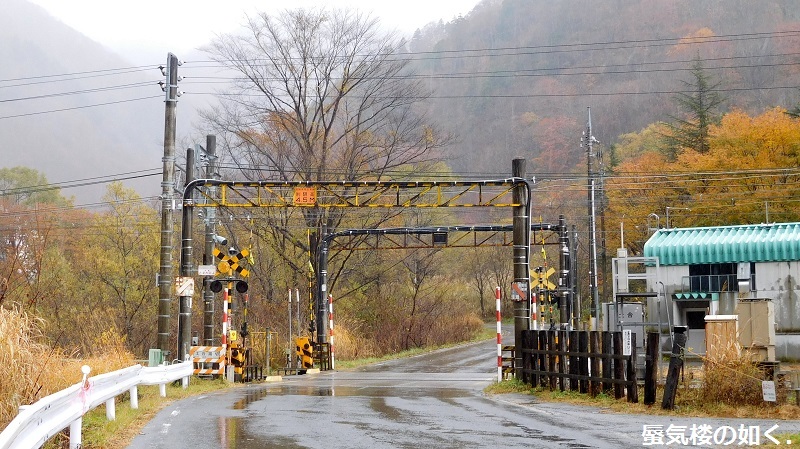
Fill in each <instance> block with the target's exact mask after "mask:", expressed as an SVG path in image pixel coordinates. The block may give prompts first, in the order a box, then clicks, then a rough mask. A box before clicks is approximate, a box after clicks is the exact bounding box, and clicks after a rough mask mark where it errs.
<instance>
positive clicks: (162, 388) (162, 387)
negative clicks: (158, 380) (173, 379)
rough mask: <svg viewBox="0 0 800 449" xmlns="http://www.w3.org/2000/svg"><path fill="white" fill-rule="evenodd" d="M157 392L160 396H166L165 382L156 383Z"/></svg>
mask: <svg viewBox="0 0 800 449" xmlns="http://www.w3.org/2000/svg"><path fill="white" fill-rule="evenodd" d="M158 394H160V395H161V397H162V398H165V397H167V384H158Z"/></svg>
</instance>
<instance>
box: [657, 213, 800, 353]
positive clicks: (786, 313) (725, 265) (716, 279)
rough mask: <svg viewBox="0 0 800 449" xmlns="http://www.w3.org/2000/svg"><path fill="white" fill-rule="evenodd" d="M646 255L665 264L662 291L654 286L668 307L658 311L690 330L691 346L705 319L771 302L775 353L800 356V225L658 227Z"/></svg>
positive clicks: (660, 275)
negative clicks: (749, 303)
mask: <svg viewBox="0 0 800 449" xmlns="http://www.w3.org/2000/svg"><path fill="white" fill-rule="evenodd" d="M643 255H644V257H657V258H658V261H659V268H658V271H659V273H658V278H659V280H658V282H659V284H663V287H662V286H661V285H659V286H651V288H652V289H653V290H654V291H657V290H659V289H661V291H662V292H663V296H665V297H666V298H668V301H666V302H668V303H669V304H666V302H665V304H664V305H661V306H656V307H662V310H661V311H663V312H665V313H666V312H669V313H670V314H671V316H672V317H673V324H679V325H687V326H689V333H690V344H691V340H692V329H702V328H703V325H704V324H705V323H704V318H705V316H706V315H725V314H734V313H735V311H734V310H735V308H736V304H737V301H742V300H757V299H767V300H771V302H772V304H773V306H772V307H773V309H774V321H775V323H774V325H775V337H776V341H775V349H776V355H777V356H778V357H789V358H796V359H797V358H800V308H798V293H799V292H800V283H799V282H800V223H773V224H756V225H740V226H718V227H703V228H671V229H658V230H656V231H655V233H654V234H653V235H652V236H651V237H650V239H648V241H647V242H646V243H645V245H644V254H643ZM651 306H652V305H651ZM667 308H669V309H671V310H669V311H668V310H666V309H667ZM698 334H704V332H695V336H696V335H698ZM694 340H695V341H694V344H695V345H696V346H698V347H699V346H700V344H701V343H700V340H698V339H697V338H695V339H694ZM703 341H704V340H703ZM703 344H704V343H703ZM703 350H704V348H703Z"/></svg>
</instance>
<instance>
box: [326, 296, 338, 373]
mask: <svg viewBox="0 0 800 449" xmlns="http://www.w3.org/2000/svg"><path fill="white" fill-rule="evenodd" d="M328 329H329V330H330V332H329V333H330V346H329V348H330V352H331V370H334V369H336V357H335V356H334V354H335V352H334V350H333V348H334V344H333V295H328Z"/></svg>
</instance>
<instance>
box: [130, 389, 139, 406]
mask: <svg viewBox="0 0 800 449" xmlns="http://www.w3.org/2000/svg"><path fill="white" fill-rule="evenodd" d="M128 391H129V392H130V395H131V408H132V409H133V410H136V409H138V408H139V387H137V386H136V385H134V386H132V387H131V389H130V390H128Z"/></svg>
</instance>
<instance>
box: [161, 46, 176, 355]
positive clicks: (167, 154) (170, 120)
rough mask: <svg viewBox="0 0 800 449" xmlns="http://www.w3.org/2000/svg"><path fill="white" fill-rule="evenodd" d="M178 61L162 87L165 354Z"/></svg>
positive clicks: (170, 64)
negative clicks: (163, 95)
mask: <svg viewBox="0 0 800 449" xmlns="http://www.w3.org/2000/svg"><path fill="white" fill-rule="evenodd" d="M179 64H180V62H178V58H177V57H176V56H175V55H173V54H172V53H169V54H168V55H167V66H166V70H164V69H163V68H162V71H163V72H164V75H165V76H166V83H165V84H164V85H163V87H162V88H163V89H164V92H166V99H165V100H164V102H165V112H164V158H163V159H162V161H163V163H164V168H163V178H162V181H161V256H160V267H159V270H158V341H157V345H158V348H159V349H161V351H162V354H164V355H166V353H167V352H169V349H170V341H169V340H170V307H171V305H172V280H173V270H172V234H173V232H174V224H173V222H172V219H173V217H172V211H173V210H174V209H175V198H174V195H173V193H172V190H173V189H174V188H175V110H176V109H177V106H178V65H179Z"/></svg>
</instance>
